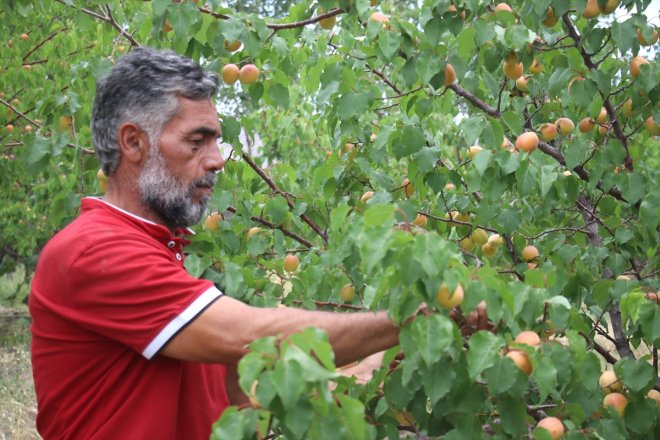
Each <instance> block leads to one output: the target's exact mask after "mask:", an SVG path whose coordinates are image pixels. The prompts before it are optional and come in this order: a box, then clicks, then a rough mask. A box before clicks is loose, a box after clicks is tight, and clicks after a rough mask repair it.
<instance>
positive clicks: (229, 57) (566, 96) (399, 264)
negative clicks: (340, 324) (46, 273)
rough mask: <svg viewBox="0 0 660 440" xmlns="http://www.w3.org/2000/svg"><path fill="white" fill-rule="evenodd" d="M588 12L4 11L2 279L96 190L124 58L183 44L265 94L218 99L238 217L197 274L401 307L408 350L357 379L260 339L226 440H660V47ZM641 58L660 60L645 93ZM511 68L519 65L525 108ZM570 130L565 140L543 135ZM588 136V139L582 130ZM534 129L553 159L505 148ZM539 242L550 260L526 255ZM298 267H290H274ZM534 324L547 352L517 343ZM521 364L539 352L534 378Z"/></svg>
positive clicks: (475, 3)
mask: <svg viewBox="0 0 660 440" xmlns="http://www.w3.org/2000/svg"><path fill="white" fill-rule="evenodd" d="M371 3H374V2H371ZM375 3H378V2H375ZM588 3H589V4H591V3H592V2H591V1H590V2H586V1H584V0H575V1H571V2H566V1H560V0H541V1H527V0H525V1H522V0H521V1H512V2H511V5H510V6H511V8H512V12H507V11H506V10H499V8H498V10H497V11H496V10H495V5H494V4H490V3H488V2H486V1H483V0H465V1H457V2H455V4H452V3H450V2H449V1H448V0H436V1H426V2H420V3H405V5H407V7H403V5H404V3H401V2H388V1H383V2H381V4H380V5H375V6H374V5H371V4H370V2H367V1H366V0H357V1H350V0H340V1H338V2H337V1H335V0H320V1H318V3H312V2H310V1H302V2H295V3H294V4H291V5H290V7H289V8H288V12H287V13H284V14H283V13H282V10H281V9H279V11H280V12H277V11H276V10H275V9H269V8H267V7H266V8H262V9H258V8H259V7H260V6H259V5H253V4H251V3H247V5H248V6H247V7H243V6H245V5H246V4H243V6H241V7H240V8H234V7H226V6H223V4H221V3H220V2H218V1H209V2H207V3H206V4H204V5H202V4H201V2H200V3H196V2H190V1H185V2H183V1H182V2H170V1H169V0H168V1H166V0H158V1H153V2H111V3H109V4H106V3H102V2H89V4H88V5H86V6H78V5H76V4H75V2H66V1H64V2H55V1H43V2H39V3H34V4H23V3H22V2H5V4H4V7H3V9H2V12H1V13H0V22H1V24H2V28H3V29H5V30H7V32H5V35H6V37H7V38H8V39H11V43H10V41H9V40H5V41H4V42H3V44H4V46H3V53H2V54H3V56H2V60H3V62H2V63H0V68H1V69H2V72H1V73H2V75H1V76H0V91H1V92H2V95H1V96H0V99H1V100H0V104H2V107H0V111H1V112H2V113H0V115H1V116H0V117H1V118H2V121H3V124H2V126H3V128H0V135H1V136H2V140H1V142H2V145H3V153H2V154H3V156H2V160H0V187H1V188H2V190H3V194H5V195H3V204H2V206H1V207H0V211H1V212H2V216H3V219H4V220H5V221H3V226H2V228H1V229H0V240H1V241H2V243H1V244H2V249H3V250H2V252H3V253H5V254H3V260H2V262H3V264H9V263H6V261H9V262H11V261H15V260H16V259H17V258H18V259H20V260H28V259H29V258H30V257H32V255H33V254H34V253H36V252H38V249H39V247H40V246H41V245H42V244H43V243H44V240H45V239H47V237H48V236H50V235H51V234H52V233H53V231H54V230H56V229H58V228H60V227H61V226H62V225H63V224H65V223H66V222H67V221H68V220H69V219H70V218H72V217H73V216H75V214H76V210H77V206H78V200H79V198H80V197H81V196H82V195H85V194H89V193H95V192H98V190H99V187H98V186H97V185H98V184H97V183H95V176H96V170H97V164H96V162H95V159H94V158H93V156H92V155H91V154H90V152H91V151H90V149H91V146H90V133H89V129H88V128H87V126H88V123H89V114H90V107H91V103H92V96H93V95H92V93H93V90H94V81H95V80H96V79H97V78H98V77H99V76H100V75H102V74H103V73H104V72H106V71H107V70H108V69H109V68H110V67H111V65H112V63H113V62H114V60H115V59H116V58H117V57H118V56H120V55H121V53H123V52H125V51H128V50H130V48H131V46H134V45H138V44H139V45H149V46H154V47H169V48H172V49H174V50H176V51H178V52H180V53H183V54H186V55H188V56H190V57H192V58H194V59H196V60H198V61H200V62H201V63H203V64H204V65H205V66H206V67H207V68H208V69H211V70H215V71H218V72H219V71H220V69H221V67H222V66H223V65H224V64H227V63H235V64H238V65H244V64H246V63H254V64H256V65H257V66H258V67H259V68H260V70H261V75H260V80H259V81H258V82H256V83H254V84H252V85H250V86H241V85H238V84H237V85H225V86H223V87H222V90H221V97H220V99H219V109H220V113H221V115H220V116H221V119H222V128H223V136H224V139H223V140H224V142H226V143H227V144H228V145H229V146H228V147H227V152H228V153H229V154H228V160H227V163H226V166H225V170H224V173H223V175H222V178H221V179H220V182H219V184H218V186H217V188H216V190H215V194H214V198H213V202H212V206H213V209H214V210H217V211H218V212H222V213H223V216H224V219H223V220H222V221H221V222H220V227H219V230H218V231H208V230H203V229H201V228H200V230H199V233H198V234H197V235H196V237H195V240H194V242H193V243H192V245H191V247H190V250H191V253H192V255H191V256H190V257H189V258H188V259H187V260H186V264H187V267H188V269H189V270H190V272H191V273H193V274H195V275H197V276H204V277H206V278H209V279H211V280H213V281H215V282H216V283H218V284H219V285H220V286H222V288H223V290H224V291H225V292H226V293H227V294H229V295H232V296H234V297H237V298H240V299H242V300H244V301H247V302H249V303H252V304H255V305H262V306H276V305H280V304H283V305H288V306H296V307H305V308H324V309H328V308H330V309H334V310H335V311H336V312H337V313H341V312H344V311H347V310H366V309H387V310H388V311H389V313H390V315H391V317H392V319H394V320H395V321H397V322H399V323H401V325H402V333H401V339H400V346H399V347H396V348H394V349H392V350H390V351H389V352H388V353H387V354H386V357H385V359H386V361H385V363H384V364H383V365H384V366H383V367H382V368H381V369H379V370H376V371H375V372H374V376H373V378H372V379H371V380H370V381H369V382H367V383H364V384H363V383H357V382H356V381H355V379H352V378H346V377H343V376H340V375H338V374H337V373H336V372H335V365H334V360H333V356H332V352H331V350H330V347H329V345H328V342H327V339H326V336H325V335H324V334H322V333H319V332H318V331H314V330H309V331H305V332H303V333H301V334H298V335H295V336H293V337H291V338H290V339H288V340H286V341H276V340H274V339H265V340H261V341H256V342H255V343H254V344H253V345H252V352H251V353H250V354H249V355H248V356H246V357H245V359H244V360H243V361H242V363H241V365H240V367H239V368H240V374H241V385H242V387H243V389H244V390H245V391H246V392H247V393H248V394H250V395H251V396H252V397H253V399H254V403H255V405H253V406H252V407H250V408H242V409H238V408H231V409H230V410H228V411H226V412H225V413H224V414H223V416H222V418H221V419H220V420H219V421H218V422H217V424H216V425H215V426H214V435H215V437H216V438H277V437H286V438H326V437H333V438H385V437H389V438H397V437H399V436H400V435H403V434H401V433H403V432H408V433H413V434H414V435H417V436H418V437H420V438H423V437H424V436H431V437H436V436H444V437H443V438H447V439H451V438H480V437H491V436H492V437H498V438H509V437H511V438H519V437H522V436H528V435H533V436H534V437H535V438H538V439H542V438H549V437H548V436H547V432H546V431H545V430H543V429H535V430H533V428H534V426H535V425H536V421H537V420H539V419H541V418H543V417H545V416H547V415H552V416H556V417H558V418H560V419H561V420H562V422H563V425H564V427H565V429H566V431H567V437H570V438H636V437H640V438H642V437H644V438H646V437H648V436H652V435H653V432H655V431H656V430H657V429H658V424H657V420H658V407H657V406H656V403H655V402H654V401H653V400H651V399H649V398H647V397H646V395H647V392H649V390H650V389H652V388H655V389H658V387H660V382H659V381H658V377H657V376H658V371H657V358H658V356H657V345H658V342H659V339H660V305H658V301H657V294H656V293H655V292H657V291H658V287H659V283H658V279H657V267H658V247H657V246H658V225H659V223H660V192H658V188H657V182H658V181H659V176H658V165H659V161H660V155H659V153H658V152H659V151H660V150H659V148H658V147H659V143H658V139H657V137H656V136H657V134H658V129H657V125H658V124H660V108H659V107H658V99H659V97H660V86H659V84H660V81H659V79H660V74H659V69H660V68H659V67H658V64H657V60H656V59H655V53H656V49H657V43H653V45H652V46H651V47H647V46H642V45H641V43H642V42H646V43H648V42H651V41H653V35H654V34H653V33H654V29H653V27H652V26H651V25H650V24H649V23H648V22H647V17H646V16H645V15H644V14H641V13H639V12H636V11H641V10H644V9H645V8H646V7H647V6H648V5H649V3H650V2H649V1H648V0H623V1H621V2H615V3H617V4H619V9H617V10H616V12H615V13H614V14H615V15H616V17H617V19H616V20H613V19H612V18H611V17H612V16H608V15H607V14H606V13H604V12H603V15H602V18H601V19H586V18H584V17H583V16H582V13H583V11H584V9H585V7H587V5H588ZM598 3H599V7H600V8H601V10H603V9H604V8H606V7H608V6H609V5H610V3H612V2H610V1H607V2H606V1H599V2H598ZM249 6H254V8H250V7H249ZM549 8H552V10H553V12H554V17H556V19H555V20H552V19H551V18H552V17H551V16H548V15H547V14H548V10H549ZM321 10H323V11H327V12H321ZM269 11H273V15H270V16H268V15H265V14H268V13H269ZM376 11H380V12H382V13H384V14H386V15H387V16H388V17H389V21H388V22H387V23H385V24H382V23H381V22H379V21H375V20H372V19H370V16H371V14H373V13H374V12H376ZM331 16H333V17H336V20H337V21H336V24H335V25H334V27H332V29H330V30H324V29H321V28H320V27H319V24H318V22H319V21H320V20H321V19H322V18H328V17H331ZM608 20H609V22H611V25H609V24H608ZM553 21H554V22H553ZM637 32H639V33H640V35H641V36H642V38H641V39H640V38H639V37H638V36H637ZM23 33H25V36H26V37H27V38H23V36H22V34H23ZM235 40H239V41H240V42H241V44H242V45H241V47H240V48H239V49H238V50H237V51H234V52H231V51H229V50H228V49H227V47H226V46H225V42H232V41H235ZM514 54H515V56H514ZM638 55H643V56H644V57H646V58H647V59H648V61H649V62H648V63H646V64H642V65H641V67H640V69H639V74H638V75H636V76H633V75H631V70H630V67H629V62H630V61H631V59H632V58H633V57H634V56H638ZM503 62H510V63H511V66H510V67H511V68H515V67H516V66H517V63H522V67H523V72H524V73H523V75H524V76H525V77H527V79H528V83H527V86H526V90H525V87H524V86H520V85H518V86H516V85H515V83H516V81H514V80H512V79H508V78H507V77H506V76H505V75H504V73H503ZM448 64H450V65H451V67H453V70H454V72H455V74H456V77H457V80H456V81H454V82H452V81H451V78H449V74H448V73H447V72H449V69H448V68H447V67H446V66H447V65H448ZM539 66H543V68H542V69H541V68H540V67H539ZM601 109H605V117H604V119H601V118H600V117H599V115H600V113H601ZM562 117H563V118H570V119H571V120H572V122H573V124H574V125H575V130H574V131H572V132H571V133H565V134H559V135H558V136H557V137H556V138H553V139H550V138H551V137H546V136H545V134H543V135H542V132H541V127H542V126H543V124H546V123H550V124H554V123H555V121H557V120H558V119H559V118H562ZM585 118H586V119H587V121H588V122H591V123H592V124H593V128H592V129H591V131H587V130H585V132H583V131H581V130H579V129H578V123H579V122H580V121H582V120H583V119H585ZM653 123H655V128H654V125H653ZM9 125H11V126H12V128H13V130H10V129H9ZM28 125H29V126H31V129H26V127H27V126H28ZM560 125H561V124H560ZM523 132H536V133H537V134H538V135H539V136H541V140H540V141H539V143H538V148H534V149H531V148H530V150H531V151H530V152H523V151H518V150H517V149H516V148H515V147H514V144H515V143H516V139H517V138H518V137H519V136H520V135H521V134H522V133H523ZM474 145H479V146H480V147H481V150H480V151H478V152H476V150H473V151H472V152H470V153H468V148H469V147H472V146H474ZM520 148H521V149H522V146H520ZM525 150H527V148H525ZM406 179H407V180H406ZM368 191H371V192H372V193H373V194H372V196H371V197H370V198H368V197H366V196H365V197H362V195H363V194H364V193H365V192H368ZM361 198H362V200H361ZM367 199H368V200H367ZM420 217H421V219H419V218H420ZM418 219H419V220H418ZM254 228H259V229H254ZM478 230H480V231H481V232H482V233H483V232H484V231H485V232H486V236H490V240H491V243H495V244H493V245H492V246H491V245H487V244H484V243H483V242H482V241H480V238H479V233H478V232H476V231H478ZM248 231H249V232H248ZM496 236H499V237H500V238H501V242H502V244H501V245H497V240H496ZM468 238H469V241H468V240H467V239H468ZM459 242H460V246H459ZM527 245H534V246H535V247H536V248H538V250H539V253H540V256H539V258H538V259H537V260H535V261H529V262H528V261H525V260H524V259H523V257H522V253H521V252H522V249H523V248H524V247H525V246H527ZM482 246H485V247H482ZM291 253H294V254H296V255H297V256H298V257H299V259H300V268H299V269H298V270H297V271H296V272H294V273H288V272H286V271H284V270H283V267H282V261H283V259H284V257H285V255H287V254H291ZM9 256H11V258H9ZM3 268H4V266H3ZM348 283H350V284H353V285H354V286H355V288H356V297H355V299H354V300H352V301H351V302H348V303H347V302H345V301H343V300H342V299H341V297H340V296H339V292H340V289H341V287H342V286H344V285H345V284H348ZM443 283H444V284H446V285H447V286H448V288H449V290H450V291H452V292H453V291H454V289H455V288H456V287H457V286H458V285H459V284H460V285H461V286H462V287H463V289H464V291H465V299H464V300H463V302H462V303H461V304H460V306H459V307H457V308H453V309H447V308H445V307H443V306H441V305H440V304H438V303H437V302H436V295H437V292H438V289H439V288H440V286H441V285H442V284H443ZM654 295H656V296H654ZM423 304H426V305H427V306H428V307H427V311H428V314H426V315H423V316H419V317H417V318H416V319H414V320H411V319H410V318H411V316H413V315H414V314H415V313H416V312H417V311H418V310H419V308H420V306H421V305H423ZM523 330H533V331H534V332H536V333H537V334H539V335H540V337H541V340H542V344H541V345H540V346H534V347H531V346H528V345H524V344H519V343H517V342H514V338H515V337H516V336H517V335H518V334H519V333H520V332H522V331H523ZM511 352H518V353H524V355H525V356H526V357H527V358H528V359H529V361H530V363H531V368H532V371H531V374H530V375H529V376H528V375H526V374H525V373H524V372H523V371H522V370H521V369H520V368H516V363H515V360H516V358H519V357H520V356H519V355H518V356H507V354H508V353H511ZM611 365H613V367H612V366H611ZM606 368H607V369H612V368H613V369H614V371H615V372H616V374H617V377H619V378H620V380H621V382H622V383H623V385H624V389H623V392H624V393H625V395H626V397H627V399H628V401H629V404H628V407H627V409H626V411H625V413H624V416H623V417H622V416H620V415H619V414H618V413H617V412H616V411H614V410H612V409H606V408H603V405H602V399H603V394H604V390H603V389H601V388H600V386H599V383H598V377H599V375H600V373H601V372H602V371H603V370H604V369H606ZM329 384H330V385H331V386H330V387H329ZM257 403H258V404H257ZM532 430H533V432H532ZM530 432H532V434H529V433H530Z"/></svg>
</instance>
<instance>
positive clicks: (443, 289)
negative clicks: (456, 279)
mask: <svg viewBox="0 0 660 440" xmlns="http://www.w3.org/2000/svg"><path fill="white" fill-rule="evenodd" d="M463 297H464V292H463V286H461V285H460V284H457V285H456V289H455V290H454V293H453V294H452V293H450V291H449V287H447V285H446V284H445V283H442V284H441V285H440V287H439V288H438V292H437V293H436V296H435V301H436V302H437V303H438V304H440V305H441V306H443V307H446V308H448V309H451V308H452V307H457V306H459V305H460V304H461V303H462V302H463Z"/></svg>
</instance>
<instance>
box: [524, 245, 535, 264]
mask: <svg viewBox="0 0 660 440" xmlns="http://www.w3.org/2000/svg"><path fill="white" fill-rule="evenodd" d="M522 257H523V259H524V260H525V261H532V260H536V259H537V258H538V257H539V250H538V249H536V246H532V245H529V246H525V248H524V249H523V250H522Z"/></svg>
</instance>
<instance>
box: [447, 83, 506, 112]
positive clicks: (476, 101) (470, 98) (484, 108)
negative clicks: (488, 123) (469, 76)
mask: <svg viewBox="0 0 660 440" xmlns="http://www.w3.org/2000/svg"><path fill="white" fill-rule="evenodd" d="M447 87H448V88H450V89H452V90H453V91H454V93H456V94H457V95H459V96H462V97H463V98H465V99H466V100H467V101H469V102H470V103H471V104H472V105H474V106H475V107H478V108H479V109H481V110H482V111H483V112H484V113H486V114H488V115H490V116H492V117H494V118H499V117H501V116H502V113H500V112H499V110H497V109H496V108H493V107H491V106H490V105H488V104H486V103H485V102H483V101H482V100H481V99H479V98H478V97H477V96H476V95H474V94H473V93H471V92H468V91H467V90H465V89H464V88H463V87H461V86H460V85H458V83H456V82H454V83H452V84H449V85H448V86H447Z"/></svg>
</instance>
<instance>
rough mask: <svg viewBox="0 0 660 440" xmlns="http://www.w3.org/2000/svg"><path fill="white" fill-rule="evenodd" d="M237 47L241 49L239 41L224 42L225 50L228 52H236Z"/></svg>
mask: <svg viewBox="0 0 660 440" xmlns="http://www.w3.org/2000/svg"><path fill="white" fill-rule="evenodd" d="M239 47H241V42H240V41H239V40H234V41H228V40H225V49H227V50H228V51H229V52H236V51H237V50H238V48H239Z"/></svg>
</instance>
